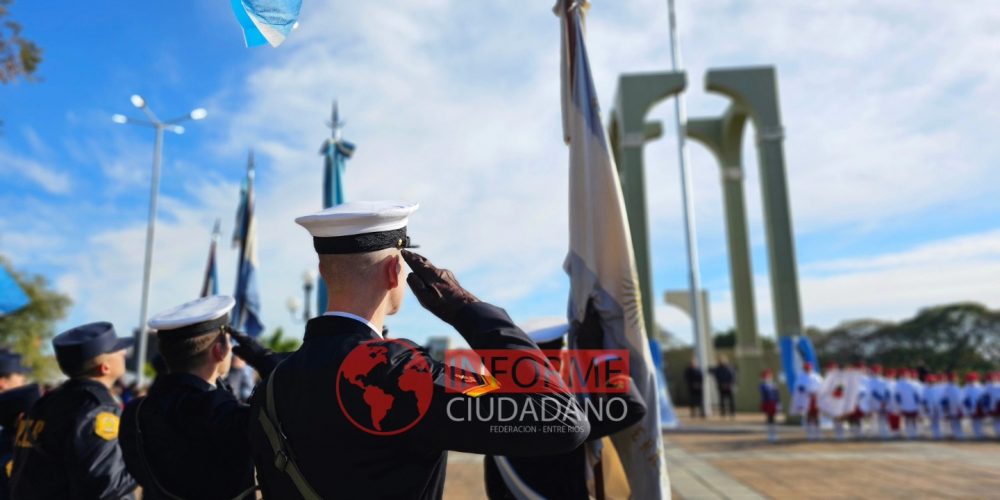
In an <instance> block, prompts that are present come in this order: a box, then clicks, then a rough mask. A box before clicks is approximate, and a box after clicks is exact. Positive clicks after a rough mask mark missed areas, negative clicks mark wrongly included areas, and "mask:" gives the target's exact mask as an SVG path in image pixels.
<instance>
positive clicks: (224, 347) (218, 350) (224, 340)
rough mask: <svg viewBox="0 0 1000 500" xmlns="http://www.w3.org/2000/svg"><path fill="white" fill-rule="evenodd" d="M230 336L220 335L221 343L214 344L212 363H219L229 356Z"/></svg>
mask: <svg viewBox="0 0 1000 500" xmlns="http://www.w3.org/2000/svg"><path fill="white" fill-rule="evenodd" d="M229 349H230V347H229V336H228V335H220V336H219V341H218V342H216V343H214V344H212V361H214V362H216V363H218V362H220V361H222V360H224V359H226V356H228V355H229Z"/></svg>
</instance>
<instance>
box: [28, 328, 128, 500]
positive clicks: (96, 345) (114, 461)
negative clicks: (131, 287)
mask: <svg viewBox="0 0 1000 500" xmlns="http://www.w3.org/2000/svg"><path fill="white" fill-rule="evenodd" d="M132 343H133V339H130V338H128V339H121V338H118V336H117V335H115V329H114V327H113V326H112V325H111V323H106V322H100V323H89V324H86V325H83V326H78V327H76V328H73V329H71V330H68V331H65V332H63V333H60V334H59V335H56V337H55V338H54V339H52V347H53V350H55V353H56V361H58V362H59V369H61V370H62V372H63V373H65V374H66V375H67V376H69V377H70V379H69V380H68V381H66V383H64V384H63V385H62V386H60V387H59V388H58V389H56V390H54V391H52V392H50V393H48V394H46V395H45V396H43V397H42V399H40V400H38V402H37V403H35V405H34V406H33V407H32V408H31V410H30V411H28V413H27V415H26V416H25V418H23V419H21V421H20V422H19V423H18V426H17V435H16V437H15V440H14V464H13V470H12V475H11V485H10V486H11V498H19V499H25V500H31V499H36V498H37V499H50V498H60V499H68V500H74V499H80V500H84V499H93V498H100V499H117V498H133V496H132V492H133V490H135V486H136V484H135V480H134V479H132V476H131V475H129V473H128V471H126V470H125V462H124V461H123V460H122V452H121V449H120V448H119V447H118V421H119V416H120V415H121V402H120V401H118V399H116V398H115V397H114V396H113V395H112V394H111V386H112V385H114V383H115V381H116V380H118V379H119V378H121V376H122V375H124V374H125V350H126V349H128V348H129V347H131V346H132Z"/></svg>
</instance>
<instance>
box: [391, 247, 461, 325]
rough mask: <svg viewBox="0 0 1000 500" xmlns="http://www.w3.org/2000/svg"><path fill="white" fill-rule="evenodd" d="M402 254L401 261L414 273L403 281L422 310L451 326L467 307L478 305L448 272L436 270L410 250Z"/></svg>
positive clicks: (432, 265)
mask: <svg viewBox="0 0 1000 500" xmlns="http://www.w3.org/2000/svg"><path fill="white" fill-rule="evenodd" d="M402 253H403V259H405V260H406V263H407V264H408V265H409V266H410V269H412V270H413V272H412V273H410V275H409V276H407V277H406V282H407V283H409V285H410V289H411V290H413V294H414V295H416V296H417V300H418V301H420V305H422V306H424V309H427V310H428V311H430V312H431V313H433V314H434V315H435V316H437V317H438V318H441V319H442V320H443V321H444V322H446V323H451V322H452V321H453V320H454V319H455V315H456V314H458V311H459V310H460V309H461V308H462V307H463V306H465V305H466V304H472V303H474V302H479V299H478V298H476V296H475V295H472V294H471V293H469V291H468V290H466V289H464V288H462V285H459V284H458V280H457V279H455V275H454V274H452V272H451V271H449V270H447V269H438V268H436V267H434V264H431V263H430V262H429V261H428V260H427V259H426V258H424V257H423V256H422V255H419V254H415V253H413V252H411V251H409V250H403V252H402Z"/></svg>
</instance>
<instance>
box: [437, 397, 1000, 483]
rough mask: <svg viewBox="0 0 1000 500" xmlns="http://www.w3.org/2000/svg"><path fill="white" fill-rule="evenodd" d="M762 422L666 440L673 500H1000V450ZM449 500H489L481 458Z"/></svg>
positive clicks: (459, 462)
mask: <svg viewBox="0 0 1000 500" xmlns="http://www.w3.org/2000/svg"><path fill="white" fill-rule="evenodd" d="M758 419H759V417H758V416H756V415H750V416H740V418H738V419H737V420H736V421H727V422H719V421H709V422H703V421H695V422H688V421H685V422H684V425H683V426H682V430H681V431H678V432H669V433H667V434H665V442H666V454H667V463H668V466H669V467H670V476H671V481H672V486H673V493H674V498H687V499H694V498H697V499H701V498H887V497H889V498H910V499H916V498H1000V442H997V441H992V442H933V441H929V440H920V441H914V442H905V441H895V442H881V441H861V442H850V441H849V442H836V441H833V440H828V441H823V442H808V441H805V440H803V439H801V437H800V436H801V431H800V430H799V429H798V428H795V427H783V428H782V429H781V441H780V442H779V443H776V444H771V443H768V442H766V440H765V439H764V434H763V428H762V426H760V425H759V420H758ZM451 455H452V456H451V458H450V459H449V463H448V480H447V482H446V484H445V498H448V499H452V498H454V499H466V498H484V494H483V489H482V488H483V486H482V457H480V456H478V455H467V454H456V453H453V454H451Z"/></svg>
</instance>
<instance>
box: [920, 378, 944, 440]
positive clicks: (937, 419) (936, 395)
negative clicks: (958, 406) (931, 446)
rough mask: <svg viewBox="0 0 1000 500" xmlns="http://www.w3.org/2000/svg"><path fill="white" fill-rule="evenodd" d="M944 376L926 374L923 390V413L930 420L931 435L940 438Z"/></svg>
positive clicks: (942, 416)
mask: <svg viewBox="0 0 1000 500" xmlns="http://www.w3.org/2000/svg"><path fill="white" fill-rule="evenodd" d="M944 390H945V385H944V376H943V375H941V374H938V373H931V374H929V375H927V388H926V389H925V390H924V415H926V416H927V420H928V421H929V422H930V427H931V437H933V438H934V439H941V419H943V418H944V417H945V408H944V406H943V405H942V402H943V400H944Z"/></svg>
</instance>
